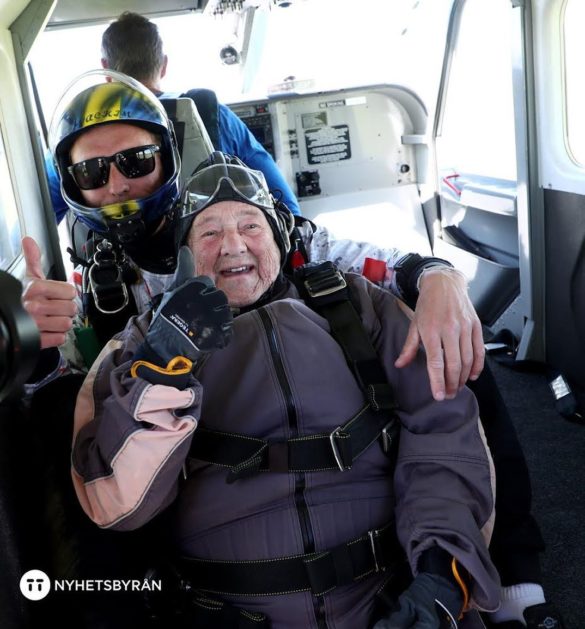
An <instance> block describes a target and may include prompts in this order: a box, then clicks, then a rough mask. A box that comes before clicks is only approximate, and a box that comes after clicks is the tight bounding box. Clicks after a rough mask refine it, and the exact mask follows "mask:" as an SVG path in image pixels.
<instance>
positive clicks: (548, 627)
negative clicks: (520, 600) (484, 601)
mask: <svg viewBox="0 0 585 629" xmlns="http://www.w3.org/2000/svg"><path fill="white" fill-rule="evenodd" d="M484 620H485V625H486V627H487V628H488V629H565V625H564V623H563V619H562V617H561V614H560V613H559V611H558V610H557V608H556V607H555V606H554V605H552V604H551V603H541V604H540V605H531V606H530V607H527V608H526V609H525V610H524V620H525V621H526V625H523V624H522V623H521V622H520V621H519V620H508V621H506V622H498V623H495V622H491V621H490V620H489V619H487V618H484Z"/></svg>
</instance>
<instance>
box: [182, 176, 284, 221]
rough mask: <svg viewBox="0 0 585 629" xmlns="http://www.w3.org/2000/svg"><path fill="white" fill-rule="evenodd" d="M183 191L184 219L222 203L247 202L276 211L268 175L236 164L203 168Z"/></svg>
mask: <svg viewBox="0 0 585 629" xmlns="http://www.w3.org/2000/svg"><path fill="white" fill-rule="evenodd" d="M183 190H184V192H183V216H188V215H192V214H195V213H198V212H200V211H201V210H203V209H204V208H206V207H207V206H208V205H212V204H213V203H219V202H220V201H243V202H244V203H249V204H251V205H255V206H257V207H260V208H264V209H266V210H274V203H273V201H272V196H271V195H270V192H269V191H268V186H267V185H266V180H265V179H264V175H263V174H262V173H261V172H260V171H258V170H250V169H248V168H245V167H244V166H237V165H235V164H216V165H214V166H208V167H207V168H203V169H202V170H200V171H199V172H198V173H195V174H194V175H193V176H192V177H191V178H190V179H188V180H187V182H186V184H185V187H184V189H183Z"/></svg>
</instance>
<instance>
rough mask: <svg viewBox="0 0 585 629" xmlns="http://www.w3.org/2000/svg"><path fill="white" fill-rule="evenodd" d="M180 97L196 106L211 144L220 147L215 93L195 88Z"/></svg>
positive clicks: (217, 107) (217, 105)
mask: <svg viewBox="0 0 585 629" xmlns="http://www.w3.org/2000/svg"><path fill="white" fill-rule="evenodd" d="M181 96H183V97H186V98H190V99H191V100H192V101H193V102H194V103H195V105H197V111H198V112H199V115H200V116H201V120H203V124H204V125H205V128H206V129H207V133H208V134H209V137H210V139H211V143H212V144H213V146H215V147H216V148H219V147H220V146H221V144H220V142H219V104H218V102H217V96H216V95H215V92H212V91H211V90H206V89H198V88H196V89H192V90H189V91H188V92H185V93H184V94H181Z"/></svg>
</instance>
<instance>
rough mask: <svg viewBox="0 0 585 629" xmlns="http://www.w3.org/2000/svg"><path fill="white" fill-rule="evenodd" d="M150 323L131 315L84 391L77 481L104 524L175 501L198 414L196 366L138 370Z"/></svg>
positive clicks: (88, 507)
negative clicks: (163, 371) (159, 378)
mask: <svg viewBox="0 0 585 629" xmlns="http://www.w3.org/2000/svg"><path fill="white" fill-rule="evenodd" d="M147 325H148V318H146V319H145V317H141V318H140V319H138V320H135V319H132V320H131V321H130V322H129V324H128V326H127V327H126V329H125V330H124V332H122V333H121V335H119V337H116V338H115V339H113V340H112V341H110V342H109V343H108V344H107V345H106V347H105V348H104V349H103V351H102V353H101V354H100V356H99V357H98V359H97V361H96V363H95V364H94V365H93V367H92V369H91V371H90V373H89V374H88V376H87V378H86V380H85V382H84V384H83V386H82V388H81V391H80V393H79V395H78V398H77V406H76V409H75V425H74V441H73V456H72V475H73V483H74V486H75V491H76V492H77V496H78V499H79V501H80V503H81V506H82V507H83V509H84V511H85V512H86V514H87V515H88V516H89V517H90V518H91V519H92V520H93V521H94V522H95V523H96V524H97V525H98V526H100V527H104V528H112V529H118V530H131V529H134V528H138V527H140V526H142V525H143V524H145V523H146V522H147V521H148V520H150V519H151V518H152V517H154V516H155V515H156V514H157V513H158V512H159V511H161V510H162V509H164V508H165V507H166V506H167V505H168V504H170V502H171V501H172V500H173V499H174V497H175V495H176V492H177V486H178V479H179V476H180V473H181V469H182V467H183V463H184V461H185V458H186V456H187V453H188V450H189V446H190V443H191V437H192V435H193V432H194V430H195V428H196V426H197V421H198V419H199V412H200V403H201V387H200V385H199V384H198V383H197V382H196V381H195V380H194V379H193V377H192V376H191V375H190V373H189V370H187V373H184V372H182V371H181V370H180V369H176V370H175V373H174V375H173V373H172V370H171V371H170V372H169V373H168V374H167V376H166V377H167V382H166V384H162V383H153V382H150V381H149V380H148V379H147V378H148V374H145V375H146V377H138V376H136V375H133V373H132V371H133V369H132V367H133V365H134V355H135V353H136V351H137V350H138V348H139V347H140V346H141V344H142V342H143V340H144V335H145V333H146V328H147ZM172 385H174V386H172Z"/></svg>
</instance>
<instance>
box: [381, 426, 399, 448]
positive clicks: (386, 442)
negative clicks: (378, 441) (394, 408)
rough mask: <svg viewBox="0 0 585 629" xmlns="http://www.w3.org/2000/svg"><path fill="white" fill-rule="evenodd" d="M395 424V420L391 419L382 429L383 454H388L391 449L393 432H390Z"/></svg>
mask: <svg viewBox="0 0 585 629" xmlns="http://www.w3.org/2000/svg"><path fill="white" fill-rule="evenodd" d="M395 423H396V420H395V419H391V420H390V421H389V422H388V423H387V424H386V425H385V426H384V428H382V433H381V434H382V450H383V451H384V453H386V454H388V452H389V451H390V448H391V447H392V442H393V441H394V435H393V434H392V433H393V432H394V431H393V430H390V429H393V428H394V425H395Z"/></svg>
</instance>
